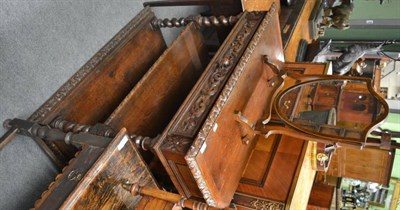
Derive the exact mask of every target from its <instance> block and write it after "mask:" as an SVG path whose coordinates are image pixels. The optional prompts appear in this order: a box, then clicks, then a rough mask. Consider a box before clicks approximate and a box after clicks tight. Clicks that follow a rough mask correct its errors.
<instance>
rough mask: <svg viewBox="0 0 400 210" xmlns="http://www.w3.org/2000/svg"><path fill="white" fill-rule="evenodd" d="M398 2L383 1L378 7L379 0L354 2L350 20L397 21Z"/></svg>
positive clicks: (399, 8) (399, 5) (399, 10)
mask: <svg viewBox="0 0 400 210" xmlns="http://www.w3.org/2000/svg"><path fill="white" fill-rule="evenodd" d="M399 18H400V1H399V0H385V3H384V4H382V5H380V4H379V0H355V1H354V9H353V13H352V14H351V19H399Z"/></svg>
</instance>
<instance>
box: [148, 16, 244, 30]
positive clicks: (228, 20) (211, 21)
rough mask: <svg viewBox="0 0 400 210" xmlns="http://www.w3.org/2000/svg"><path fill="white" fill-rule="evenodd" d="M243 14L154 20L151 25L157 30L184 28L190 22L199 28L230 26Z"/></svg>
mask: <svg viewBox="0 0 400 210" xmlns="http://www.w3.org/2000/svg"><path fill="white" fill-rule="evenodd" d="M241 15H242V13H240V14H238V15H236V16H229V17H225V16H222V15H221V16H219V17H216V16H200V15H198V16H189V17H185V18H183V17H181V18H179V19H178V18H172V19H168V18H164V19H154V20H153V21H151V24H152V26H153V27H155V28H166V27H168V28H173V27H183V26H186V25H187V24H189V23H190V22H196V23H197V24H198V25H199V26H205V27H211V26H217V27H218V26H230V25H234V24H235V23H236V22H237V21H238V20H239V18H240V16H241Z"/></svg>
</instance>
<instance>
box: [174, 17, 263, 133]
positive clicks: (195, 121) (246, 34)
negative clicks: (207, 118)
mask: <svg viewBox="0 0 400 210" xmlns="http://www.w3.org/2000/svg"><path fill="white" fill-rule="evenodd" d="M245 15H246V16H249V14H248V13H246V14H245ZM258 16H259V18H257V19H256V18H254V19H250V18H248V19H250V20H247V21H246V23H245V24H244V27H243V28H242V29H241V30H240V31H239V32H238V34H237V35H236V37H235V38H234V40H233V42H232V43H231V44H230V47H229V48H228V49H227V50H226V52H225V53H224V54H222V55H220V56H218V58H217V59H216V62H214V63H215V64H214V66H212V67H211V68H213V69H212V70H211V71H210V72H212V73H211V74H209V75H207V78H206V79H205V81H206V82H205V83H203V84H202V87H201V88H202V90H201V92H200V93H199V94H198V95H197V96H195V99H194V102H193V103H191V104H192V105H191V107H189V109H188V111H187V112H186V113H185V115H184V116H183V118H182V121H181V122H180V125H179V126H178V127H177V130H176V132H177V133H180V134H184V135H187V136H193V134H194V133H195V132H196V128H197V127H198V125H199V124H200V123H201V121H202V119H204V114H205V113H207V110H209V109H210V106H211V105H212V103H213V102H214V101H215V98H216V96H217V95H218V93H219V92H220V91H221V89H222V86H223V85H224V84H225V81H226V79H227V77H228V76H229V75H230V73H231V72H232V70H233V68H234V67H235V66H234V65H235V64H236V63H237V60H238V59H239V56H240V55H241V53H242V52H243V50H244V48H245V47H246V43H248V42H249V40H250V39H251V35H252V31H254V30H255V27H257V23H258V22H259V21H260V19H261V17H262V15H261V14H258Z"/></svg>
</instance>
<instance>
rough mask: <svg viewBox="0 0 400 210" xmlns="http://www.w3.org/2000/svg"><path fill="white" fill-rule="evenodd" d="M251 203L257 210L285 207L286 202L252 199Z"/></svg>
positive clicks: (277, 209) (275, 209) (278, 209)
mask: <svg viewBox="0 0 400 210" xmlns="http://www.w3.org/2000/svg"><path fill="white" fill-rule="evenodd" d="M250 205H251V206H252V207H254V208H255V209H257V210H280V209H284V208H285V204H283V203H280V202H276V201H269V200H258V199H255V200H252V201H251V202H250Z"/></svg>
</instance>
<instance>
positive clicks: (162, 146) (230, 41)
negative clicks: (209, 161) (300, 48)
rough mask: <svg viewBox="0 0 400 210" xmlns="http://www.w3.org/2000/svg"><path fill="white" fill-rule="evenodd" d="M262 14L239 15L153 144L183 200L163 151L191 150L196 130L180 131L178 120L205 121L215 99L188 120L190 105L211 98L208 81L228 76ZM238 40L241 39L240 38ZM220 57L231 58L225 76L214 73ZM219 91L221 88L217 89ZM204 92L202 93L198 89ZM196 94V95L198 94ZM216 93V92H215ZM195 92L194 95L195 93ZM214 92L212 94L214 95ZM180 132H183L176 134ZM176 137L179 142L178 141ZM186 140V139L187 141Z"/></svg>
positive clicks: (181, 187) (180, 121)
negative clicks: (176, 144)
mask: <svg viewBox="0 0 400 210" xmlns="http://www.w3.org/2000/svg"><path fill="white" fill-rule="evenodd" d="M261 14H262V13H260V14H259V16H255V17H254V18H257V17H258V18H257V19H255V20H252V19H249V18H248V16H249V15H250V14H249V13H247V12H244V13H243V15H242V16H241V18H240V20H239V21H238V22H237V23H236V24H235V27H234V29H233V30H232V32H231V33H230V34H229V36H228V37H227V38H226V39H225V41H224V43H223V44H222V46H221V47H220V48H219V49H218V51H217V53H216V55H215V56H214V57H213V58H212V60H211V61H210V62H209V64H208V66H207V67H206V70H205V71H204V72H203V74H202V75H201V77H200V79H198V81H197V83H196V84H195V85H194V87H193V88H192V90H191V92H190V93H189V94H188V97H187V98H186V99H185V101H184V102H183V103H182V105H181V107H180V108H179V110H178V111H177V112H176V114H175V116H174V117H173V119H172V120H171V121H170V123H169V125H168V126H167V128H166V129H165V130H164V132H163V134H162V136H161V137H160V139H159V141H157V143H156V144H155V146H154V147H153V148H154V150H155V152H156V153H157V156H158V157H159V159H160V160H161V162H162V163H163V165H164V166H165V169H166V171H167V172H168V174H169V175H170V177H171V180H172V182H173V183H174V185H175V187H176V188H177V189H178V191H179V193H181V194H183V195H184V196H185V197H187V198H189V197H191V194H190V193H186V192H187V190H186V191H185V189H186V188H187V187H186V186H184V185H185V184H184V183H182V182H180V181H179V180H178V178H177V177H176V176H175V174H174V172H173V171H172V169H171V168H170V166H169V163H168V161H167V157H166V156H165V153H164V152H165V151H172V152H175V153H182V156H183V155H185V154H186V153H187V151H188V150H189V147H191V145H192V143H193V139H194V138H195V135H196V132H197V130H198V128H197V126H194V127H191V128H190V129H187V130H185V129H183V128H179V127H178V126H182V124H183V123H182V121H184V120H182V119H187V118H191V119H195V120H200V119H201V120H200V121H203V119H204V118H205V116H206V114H207V113H208V111H209V109H210V108H211V106H212V104H213V103H214V101H215V100H216V99H214V98H212V99H206V100H210V103H209V104H207V105H206V106H207V107H206V108H205V109H204V110H203V112H202V113H201V114H200V115H199V116H198V115H196V116H195V117H193V118H192V117H191V116H192V114H194V113H189V114H187V113H188V112H191V110H192V109H193V108H192V107H193V106H196V105H194V104H196V103H198V102H197V101H201V100H203V99H200V98H203V97H210V98H211V97H214V95H210V94H204V92H209V91H208V90H209V89H210V90H211V89H214V88H215V89H217V88H216V87H215V86H209V84H208V83H209V82H208V81H209V80H212V78H213V77H221V76H223V77H229V75H230V72H232V69H233V68H234V67H235V66H236V64H237V62H238V60H239V59H240V56H241V55H242V54H243V51H244V49H245V48H246V46H247V44H248V43H249V42H250V39H251V37H252V36H253V34H254V33H255V31H256V29H257V27H258V25H259V23H260V22H261V19H262V15H261ZM240 37H242V38H240ZM233 47H235V48H236V49H235V50H234V51H238V52H240V53H236V52H234V51H233V50H231V48H233ZM224 58H227V59H231V60H230V61H231V62H230V65H228V67H229V72H227V73H226V75H221V74H220V73H219V72H218V71H217V70H215V69H216V68H217V67H218V66H221V65H223V64H224V62H223V61H224ZM226 80H227V79H224V82H222V83H221V84H218V85H219V86H223V85H224V84H225V81H226ZM218 88H221V89H222V87H218ZM203 89H205V91H204V92H203V91H202V90H203ZM198 92H199V93H198ZM217 92H218V93H219V92H220V90H219V91H217ZM196 93H197V94H196ZM218 93H215V95H218ZM182 130H184V132H180V131H182ZM179 138H180V139H179ZM187 140H190V142H188V141H187ZM177 141H179V147H176V146H172V145H171V144H173V143H176V142H177Z"/></svg>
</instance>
